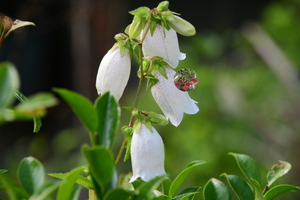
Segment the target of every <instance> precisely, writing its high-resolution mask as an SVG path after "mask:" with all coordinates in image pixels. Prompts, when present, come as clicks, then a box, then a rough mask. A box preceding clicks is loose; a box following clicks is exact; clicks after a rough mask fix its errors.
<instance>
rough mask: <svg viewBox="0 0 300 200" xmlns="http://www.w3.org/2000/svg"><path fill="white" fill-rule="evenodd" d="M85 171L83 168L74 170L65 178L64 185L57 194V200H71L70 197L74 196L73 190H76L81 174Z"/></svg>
mask: <svg viewBox="0 0 300 200" xmlns="http://www.w3.org/2000/svg"><path fill="white" fill-rule="evenodd" d="M82 171H83V167H78V168H75V169H73V170H72V171H71V172H70V173H69V174H68V175H67V176H66V178H65V180H64V181H63V183H62V184H61V185H60V186H59V190H58V193H57V197H56V199H57V200H66V199H71V198H70V197H71V196H72V193H73V190H74V185H75V183H76V181H77V179H78V177H79V176H80V174H81V173H82Z"/></svg>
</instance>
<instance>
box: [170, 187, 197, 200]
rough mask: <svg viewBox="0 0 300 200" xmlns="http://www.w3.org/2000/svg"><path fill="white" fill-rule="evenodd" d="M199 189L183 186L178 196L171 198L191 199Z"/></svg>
mask: <svg viewBox="0 0 300 200" xmlns="http://www.w3.org/2000/svg"><path fill="white" fill-rule="evenodd" d="M199 190H200V187H188V188H185V189H184V190H183V191H181V192H180V193H179V195H178V196H176V197H174V198H173V199H177V198H178V199H182V200H184V199H186V200H193V199H194V197H195V195H196V194H197V193H198V191H199Z"/></svg>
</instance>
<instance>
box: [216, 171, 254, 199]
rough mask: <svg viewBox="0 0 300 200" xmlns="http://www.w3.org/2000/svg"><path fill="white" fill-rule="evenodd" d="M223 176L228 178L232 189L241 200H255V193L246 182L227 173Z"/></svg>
mask: <svg viewBox="0 0 300 200" xmlns="http://www.w3.org/2000/svg"><path fill="white" fill-rule="evenodd" d="M221 176H225V177H226V179H227V181H228V183H229V185H230V187H231V189H232V190H233V191H234V193H235V194H236V196H237V197H238V199H239V200H254V194H253V191H252V189H251V188H250V186H249V185H248V184H247V183H246V182H245V181H244V180H242V179H240V178H239V177H237V176H235V175H227V174H226V173H224V174H222V175H221Z"/></svg>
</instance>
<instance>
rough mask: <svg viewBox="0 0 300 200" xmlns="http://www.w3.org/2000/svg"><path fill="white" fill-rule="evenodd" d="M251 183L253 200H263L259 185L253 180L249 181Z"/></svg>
mask: <svg viewBox="0 0 300 200" xmlns="http://www.w3.org/2000/svg"><path fill="white" fill-rule="evenodd" d="M251 182H252V186H253V188H254V195H255V200H264V197H263V192H262V190H261V188H260V185H259V183H258V182H257V181H256V180H254V179H251Z"/></svg>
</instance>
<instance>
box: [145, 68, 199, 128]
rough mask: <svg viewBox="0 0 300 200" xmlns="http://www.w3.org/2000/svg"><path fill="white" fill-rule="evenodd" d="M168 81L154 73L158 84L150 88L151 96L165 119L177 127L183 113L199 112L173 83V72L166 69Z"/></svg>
mask: <svg viewBox="0 0 300 200" xmlns="http://www.w3.org/2000/svg"><path fill="white" fill-rule="evenodd" d="M166 72H167V75H168V79H166V78H165V77H164V76H162V75H161V74H160V73H159V72H157V71H156V73H155V77H156V78H157V79H159V82H158V83H157V84H155V85H154V86H153V87H152V88H151V92H152V96H153V98H154V99H155V101H156V102H157V104H158V106H159V107H160V109H161V110H162V112H163V113H164V115H165V116H166V118H167V119H169V120H170V122H171V123H172V124H173V125H174V126H178V125H179V124H180V122H181V121H182V118H183V113H187V114H195V113H197V112H198V111H199V108H198V106H197V105H196V103H197V102H196V101H194V100H193V99H191V98H190V96H189V94H188V93H187V92H183V91H180V90H178V89H177V88H176V86H175V85H174V82H173V78H174V75H175V73H176V72H175V71H174V70H172V69H170V68H169V67H166Z"/></svg>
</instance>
